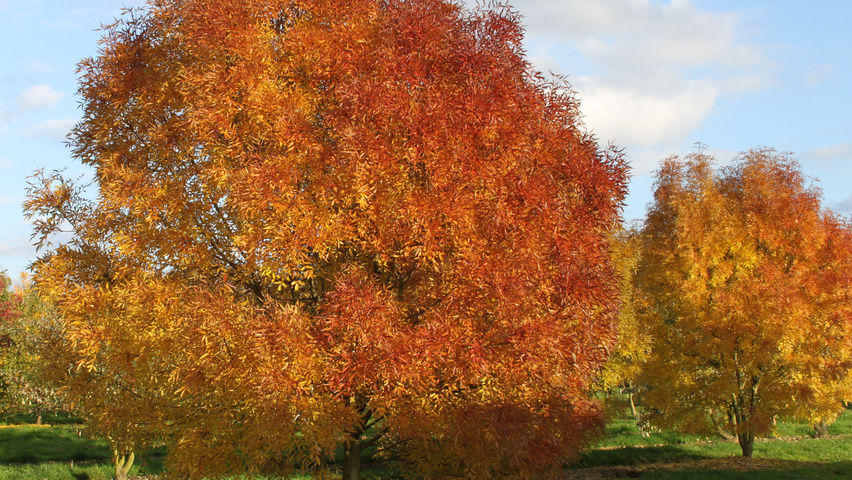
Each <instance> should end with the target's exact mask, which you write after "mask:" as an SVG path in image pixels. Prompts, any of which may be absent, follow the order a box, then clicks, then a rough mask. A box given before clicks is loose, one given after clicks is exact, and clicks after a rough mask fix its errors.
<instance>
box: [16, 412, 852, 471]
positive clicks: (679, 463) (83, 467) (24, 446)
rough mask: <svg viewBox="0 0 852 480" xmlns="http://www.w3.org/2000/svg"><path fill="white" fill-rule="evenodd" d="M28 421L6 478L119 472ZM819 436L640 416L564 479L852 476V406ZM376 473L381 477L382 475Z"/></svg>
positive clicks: (99, 454) (802, 429)
mask: <svg viewBox="0 0 852 480" xmlns="http://www.w3.org/2000/svg"><path fill="white" fill-rule="evenodd" d="M28 420H29V419H28V418H26V417H17V418H12V419H7V421H6V422H4V423H3V424H2V425H0V480H18V479H20V480H34V479H36V480H38V479H45V480H54V479H56V480H59V479H75V480H108V479H110V478H112V477H113V472H114V470H113V467H112V464H111V455H110V451H109V448H108V445H107V443H106V442H104V441H101V440H95V439H89V438H86V437H85V436H82V435H81V434H80V431H81V425H79V424H77V423H75V420H74V419H73V418H69V417H46V418H45V421H46V422H53V423H55V424H54V425H41V426H36V425H32V424H29V423H28ZM811 433H812V429H811V428H810V427H809V426H807V425H803V424H798V423H792V422H785V421H780V422H779V423H778V426H777V429H776V433H775V436H774V437H769V438H763V439H759V440H758V441H757V442H756V443H755V448H754V458H752V459H745V458H742V457H741V456H740V449H739V445H738V444H737V443H736V442H726V441H722V440H717V439H716V438H712V437H711V438H705V437H700V436H694V435H680V434H678V433H676V432H653V433H650V434H649V435H647V436H646V435H643V434H642V432H641V431H640V430H639V429H638V428H637V427H636V422H635V421H634V420H632V419H627V418H615V419H613V420H611V421H610V423H609V425H608V428H607V435H606V437H605V438H604V439H602V440H600V441H599V443H598V444H597V445H596V446H595V447H594V448H592V449H591V450H590V451H588V452H586V453H585V454H584V455H583V456H582V458H581V459H580V461H579V462H577V463H576V464H574V465H571V466H569V467H568V468H566V470H565V471H564V472H561V473H560V474H558V475H557V476H556V478H564V479H588V480H595V479H604V478H643V479H647V480H674V479H690V480H708V479H719V480H721V479H735V480H736V479H746V478H747V479H749V480H762V479H767V480H768V479H781V480H784V479H816V480H822V479H832V480H837V479H840V478H852V410H848V409H847V410H846V411H845V412H844V414H843V415H841V417H840V418H839V419H838V421H837V422H835V423H834V424H833V425H832V426H831V427H830V434H831V436H830V437H829V438H823V439H815V438H811V437H810V434H811ZM164 457H165V451H164V450H163V449H162V448H161V449H155V450H152V451H149V452H143V453H142V455H141V459H140V460H138V461H137V462H136V464H135V465H134V466H133V468H132V469H131V472H130V475H131V478H133V477H137V478H144V479H154V478H156V476H157V474H159V473H161V472H162V468H163V466H162V465H163V459H164ZM244 478H248V477H244ZM254 478H257V477H254ZM297 478H298V479H299V480H308V479H309V478H310V477H297ZM372 478H381V474H379V475H378V476H372ZM293 480H296V479H293Z"/></svg>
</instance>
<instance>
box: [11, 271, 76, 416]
mask: <svg viewBox="0 0 852 480" xmlns="http://www.w3.org/2000/svg"><path fill="white" fill-rule="evenodd" d="M10 286H11V281H10V279H9V277H8V276H6V274H5V272H0V411H2V412H3V413H25V414H33V415H35V417H36V424H39V425H41V423H42V414H43V413H44V412H46V411H51V410H53V411H56V410H60V409H62V407H63V403H62V399H61V397H60V396H59V395H58V393H57V392H56V391H55V389H53V388H51V387H50V386H49V385H46V384H45V383H44V382H42V380H41V375H40V373H41V372H40V370H41V369H40V367H41V363H42V362H41V357H40V356H39V353H38V343H39V339H40V333H39V332H40V331H41V330H42V329H44V328H47V325H46V324H45V318H47V317H48V316H49V308H48V306H47V305H45V304H44V303H43V302H42V301H41V299H40V298H39V297H38V296H37V295H36V294H35V291H34V290H33V289H31V288H29V285H28V284H27V283H25V284H24V285H21V286H16V287H14V289H10V288H9V287H10Z"/></svg>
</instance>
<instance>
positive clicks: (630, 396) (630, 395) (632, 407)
mask: <svg viewBox="0 0 852 480" xmlns="http://www.w3.org/2000/svg"><path fill="white" fill-rule="evenodd" d="M627 398H628V399H629V400H630V413H631V414H632V415H633V418H635V419H638V418H639V412H637V411H636V403H635V402H634V401H633V392H630V393H628V394H627Z"/></svg>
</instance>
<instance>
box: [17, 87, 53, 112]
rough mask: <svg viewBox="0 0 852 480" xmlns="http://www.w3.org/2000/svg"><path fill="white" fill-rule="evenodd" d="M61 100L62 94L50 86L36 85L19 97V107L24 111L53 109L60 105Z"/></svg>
mask: <svg viewBox="0 0 852 480" xmlns="http://www.w3.org/2000/svg"><path fill="white" fill-rule="evenodd" d="M61 98H62V94H61V93H59V92H57V91H55V90H54V89H53V88H51V87H50V85H35V86H33V87H30V88H28V89H27V90H26V91H25V92H24V93H22V94H20V95H19V96H18V99H17V106H18V108H19V109H20V110H24V111H26V110H33V109H36V108H46V107H52V106H54V105H56V104H57V103H59V100H60V99H61Z"/></svg>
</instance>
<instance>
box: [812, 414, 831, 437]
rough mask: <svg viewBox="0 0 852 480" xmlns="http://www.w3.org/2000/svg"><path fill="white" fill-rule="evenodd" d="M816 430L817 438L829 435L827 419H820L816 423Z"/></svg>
mask: <svg viewBox="0 0 852 480" xmlns="http://www.w3.org/2000/svg"><path fill="white" fill-rule="evenodd" d="M814 430H815V431H816V438H823V437H827V436H828V423H826V421H825V419H824V418H823V419H822V420H820V421H819V423H817V424H815V425H814Z"/></svg>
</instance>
